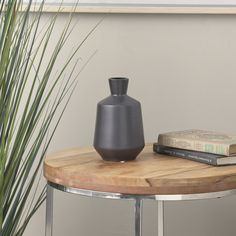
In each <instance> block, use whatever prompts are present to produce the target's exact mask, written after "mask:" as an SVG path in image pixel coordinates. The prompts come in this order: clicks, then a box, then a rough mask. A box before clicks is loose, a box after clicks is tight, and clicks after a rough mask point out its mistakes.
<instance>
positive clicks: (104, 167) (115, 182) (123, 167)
mask: <svg viewBox="0 0 236 236" xmlns="http://www.w3.org/2000/svg"><path fill="white" fill-rule="evenodd" d="M44 176H45V178H46V179H47V180H48V181H50V182H53V183H57V184H61V185H64V186H67V187H74V188H80V189H89V190H97V191H104V192H117V193H126V194H141V195H143V194H144V195H145V194H194V193H206V192H217V191H223V190H230V189H236V165H235V166H221V167H213V166H210V165H206V164H202V163H198V162H194V161H189V160H185V159H181V158H176V157H170V156H165V155H160V154H155V153H153V151H152V145H146V146H145V148H144V150H143V152H142V153H141V154H140V155H139V156H138V157H137V159H136V160H135V161H130V162H106V161H103V160H102V159H101V157H100V156H99V155H98V154H97V153H96V151H95V150H94V149H93V148H78V149H70V150H65V151H61V152H57V153H54V154H51V155H48V156H47V157H46V159H45V161H44Z"/></svg>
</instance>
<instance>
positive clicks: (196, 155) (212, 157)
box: [153, 143, 236, 166]
mask: <svg viewBox="0 0 236 236" xmlns="http://www.w3.org/2000/svg"><path fill="white" fill-rule="evenodd" d="M153 151H154V152H156V153H160V154H165V155H169V156H175V157H181V158H184V159H188V160H192V161H197V162H201V163H205V164H209V165H214V166H222V165H232V164H236V156H223V155H218V154H212V153H206V152H198V151H190V150H185V149H179V148H172V147H167V146H162V145H159V144H158V143H154V144H153Z"/></svg>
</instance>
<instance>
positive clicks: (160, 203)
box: [157, 201, 164, 236]
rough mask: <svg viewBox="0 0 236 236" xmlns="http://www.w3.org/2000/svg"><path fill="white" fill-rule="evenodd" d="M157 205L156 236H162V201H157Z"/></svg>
mask: <svg viewBox="0 0 236 236" xmlns="http://www.w3.org/2000/svg"><path fill="white" fill-rule="evenodd" d="M157 204H158V219H157V220H158V223H157V226H158V229H157V230H158V231H157V232H158V234H157V235H158V236H164V201H157Z"/></svg>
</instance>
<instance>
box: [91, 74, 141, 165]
mask: <svg viewBox="0 0 236 236" xmlns="http://www.w3.org/2000/svg"><path fill="white" fill-rule="evenodd" d="M128 81H129V80H128V78H110V79H109V85H110V90H111V95H110V96H109V97H107V98H105V99H103V100H102V101H100V102H99V103H98V104H97V117H96V126H95V134H94V148H95V149H96V151H97V152H98V153H99V154H100V156H101V157H102V158H103V159H104V160H106V161H130V160H134V159H135V158H136V157H137V155H138V154H139V153H140V152H141V151H142V149H143V148H144V134H143V122H142V113H141V104H140V102H138V101H137V100H135V99H133V98H131V97H129V96H128V95H127V88H128Z"/></svg>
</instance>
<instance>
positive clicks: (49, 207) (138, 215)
mask: <svg viewBox="0 0 236 236" xmlns="http://www.w3.org/2000/svg"><path fill="white" fill-rule="evenodd" d="M54 189H58V190H60V191H63V192H67V193H73V194H78V195H82V196H87V197H99V198H107V199H129V200H134V201H135V236H142V201H143V200H146V199H149V200H156V201H157V204H158V220H157V226H158V234H157V235H158V236H164V202H165V201H181V200H201V199H213V198H221V197H225V196H230V195H233V194H236V189H232V190H226V191H221V192H209V193H199V194H176V195H174V194H170V195H135V194H122V193H110V192H100V191H93V190H85V189H78V188H72V187H67V186H63V185H59V184H55V183H52V182H48V183H47V199H46V229H45V236H53V190H54Z"/></svg>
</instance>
